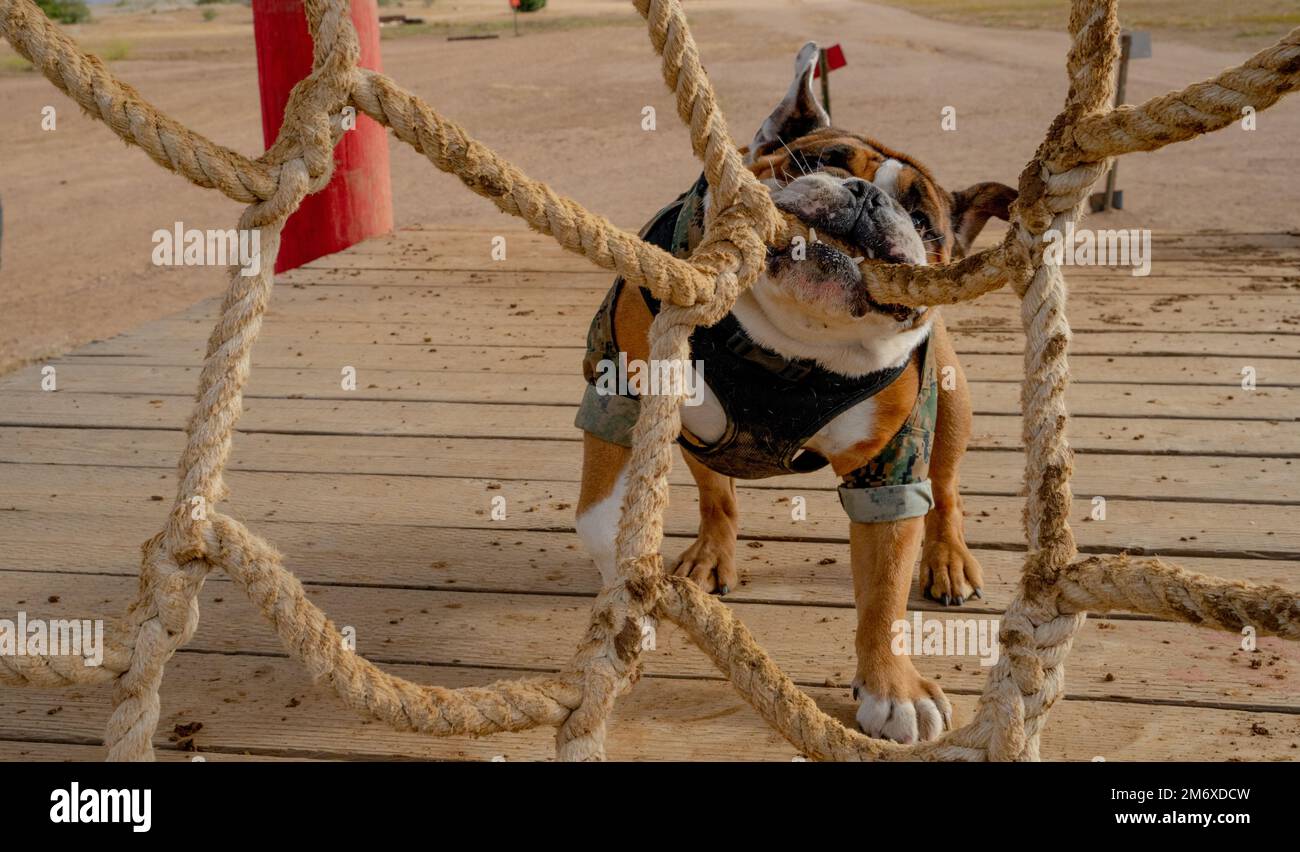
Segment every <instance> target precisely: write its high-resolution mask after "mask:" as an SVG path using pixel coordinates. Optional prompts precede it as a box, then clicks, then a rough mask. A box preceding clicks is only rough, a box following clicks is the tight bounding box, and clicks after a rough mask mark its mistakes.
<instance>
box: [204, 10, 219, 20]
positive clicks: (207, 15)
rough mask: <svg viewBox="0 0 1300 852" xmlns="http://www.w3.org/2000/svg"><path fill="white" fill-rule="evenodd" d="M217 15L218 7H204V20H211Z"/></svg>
mask: <svg viewBox="0 0 1300 852" xmlns="http://www.w3.org/2000/svg"><path fill="white" fill-rule="evenodd" d="M216 16H217V10H216V9H204V10H203V20H205V21H210V20H212V19H213V18H215V17H216Z"/></svg>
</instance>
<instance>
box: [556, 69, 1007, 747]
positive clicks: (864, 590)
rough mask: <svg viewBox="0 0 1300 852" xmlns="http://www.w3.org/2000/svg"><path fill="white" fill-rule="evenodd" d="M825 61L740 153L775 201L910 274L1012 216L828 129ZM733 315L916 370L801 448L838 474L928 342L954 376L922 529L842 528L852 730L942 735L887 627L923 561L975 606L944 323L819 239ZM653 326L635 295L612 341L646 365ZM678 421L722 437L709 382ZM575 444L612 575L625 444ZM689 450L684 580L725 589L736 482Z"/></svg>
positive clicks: (957, 388)
mask: <svg viewBox="0 0 1300 852" xmlns="http://www.w3.org/2000/svg"><path fill="white" fill-rule="evenodd" d="M816 60H817V46H816V45H815V44H812V43H810V44H808V45H805V46H804V48H803V49H802V50H801V51H800V53H799V56H798V58H797V59H796V62H795V77H794V81H793V82H792V84H791V86H790V90H789V91H788V92H787V94H786V96H785V98H784V99H783V100H782V101H781V102H780V104H778V105H777V107H776V109H775V110H774V111H773V112H772V114H771V115H770V116H769V117H768V118H767V120H766V121H765V122H764V123H763V126H762V127H761V128H760V130H759V132H758V134H757V136H756V137H755V138H754V141H753V143H751V145H750V146H749V148H748V150H747V154H746V162H747V164H748V165H749V167H750V168H751V169H752V171H753V172H754V174H755V175H756V176H757V177H758V178H760V179H761V180H763V181H764V182H765V183H766V184H767V185H768V186H769V187H770V189H771V191H772V195H773V199H774V201H775V202H776V203H777V205H778V206H779V207H781V208H782V209H784V210H786V211H788V212H790V213H793V214H794V215H796V216H798V217H800V219H802V220H803V221H804V222H806V223H807V224H808V225H809V226H811V227H812V228H814V229H815V230H816V231H817V232H818V233H820V234H829V235H831V236H833V237H834V238H835V239H836V240H837V241H839V242H840V243H842V244H844V245H847V246H853V247H855V248H857V249H858V251H859V254H861V255H862V256H864V257H871V258H874V259H877V260H882V261H885V260H887V261H892V262H896V263H897V262H903V263H914V264H925V263H941V262H946V261H948V260H951V259H954V258H957V257H960V256H962V255H964V254H965V253H966V252H967V251H968V250H969V248H970V245H971V242H972V241H973V240H974V239H975V237H976V235H977V234H978V233H979V231H980V229H981V228H982V227H983V226H984V224H985V222H986V221H987V220H988V218H989V217H990V216H997V217H999V218H1002V219H1005V218H1007V215H1008V209H1009V206H1010V204H1011V202H1012V201H1013V200H1014V199H1015V191H1014V190H1012V189H1011V188H1009V187H1006V186H1003V185H1001V184H996V183H981V184H976V185H975V186H972V187H970V188H969V189H966V190H963V191H961V192H956V193H952V192H948V191H946V190H944V189H943V188H942V187H940V186H939V184H938V183H937V182H936V181H935V179H934V177H933V176H932V175H931V173H930V172H929V171H928V170H926V169H925V168H924V167H923V166H921V165H920V164H919V163H917V162H916V161H915V160H913V159H911V158H910V157H907V156H906V155H903V154H901V153H899V152H898V151H895V150H892V149H889V148H886V147H885V146H883V145H880V144H879V143H877V142H875V141H873V140H871V139H868V138H867V137H864V136H860V135H856V134H852V133H848V132H845V131H842V130H837V129H835V128H832V127H830V121H829V118H828V117H827V115H826V113H825V111H824V110H823V109H822V108H821V106H820V105H819V104H818V103H817V99H816V97H815V95H814V94H813V91H812V70H813V67H814V66H815V64H816ZM705 203H706V204H707V203H708V199H706V201H705ZM633 292H634V291H633ZM733 314H734V315H735V317H736V318H737V319H738V320H739V321H740V323H741V324H742V325H743V326H744V328H745V330H746V332H747V333H748V334H749V335H750V337H751V338H752V339H753V340H754V341H755V342H757V343H759V344H760V345H762V346H764V347H766V348H768V349H770V350H773V351H776V352H778V353H781V354H782V355H786V356H788V357H797V358H811V359H816V360H817V362H818V363H819V364H821V366H823V367H825V368H826V369H829V370H832V371H834V372H839V373H842V374H845V375H862V374H865V373H869V372H872V371H874V370H879V369H883V368H886V367H890V366H897V365H898V364H900V363H902V362H903V361H904V360H908V359H910V360H911V363H912V364H913V365H914V368H913V369H909V370H905V371H904V372H903V374H902V375H901V376H900V377H899V378H898V379H897V380H896V381H894V382H893V384H891V385H890V386H889V387H887V388H886V389H885V390H883V391H882V392H881V393H879V394H878V395H876V396H874V397H872V398H871V399H868V400H866V401H864V402H862V403H859V404H858V405H857V406H855V407H854V408H852V409H850V410H849V411H846V412H844V413H843V414H841V415H839V416H838V417H836V418H835V419H834V420H833V421H831V422H830V423H829V424H828V425H827V426H826V427H824V428H823V429H822V430H821V431H820V432H818V433H817V434H816V435H815V436H814V437H813V438H812V439H811V440H810V441H808V443H807V445H806V446H807V447H808V448H809V449H813V450H816V451H817V452H819V453H821V454H822V455H824V456H825V457H826V458H828V459H829V460H830V463H831V467H832V469H833V470H834V471H835V473H836V474H837V475H843V474H845V473H848V472H849V471H852V470H854V469H856V468H858V467H860V466H862V465H863V464H864V463H865V462H866V461H868V460H869V459H871V458H872V457H874V456H875V455H876V454H877V453H878V452H879V451H880V450H881V448H882V447H883V446H884V445H885V444H886V443H887V442H888V441H889V440H890V438H891V437H892V436H893V435H894V434H895V433H896V432H897V431H898V429H899V427H900V426H901V425H902V423H903V421H904V420H905V419H906V418H907V416H908V414H909V412H910V411H911V409H912V406H913V403H914V402H915V399H916V395H917V391H918V388H919V381H920V366H919V363H918V360H917V357H916V356H915V354H914V352H915V350H916V347H917V345H918V344H919V343H920V342H921V341H922V340H924V339H925V337H926V335H929V336H930V340H931V345H933V346H934V347H935V355H936V356H937V364H938V369H939V373H940V376H947V377H949V378H950V379H951V380H952V381H949V382H946V383H944V384H943V390H942V391H941V393H940V398H939V405H938V423H937V427H936V434H935V436H934V443H933V454H932V459H931V465H930V479H931V483H932V486H933V489H934V499H935V505H934V508H933V509H932V510H931V511H930V512H929V514H928V515H926V516H925V517H924V518H919V517H918V518H911V519H908V520H902V521H893V522H887V523H850V525H849V547H850V555H851V563H852V572H853V587H854V600H855V602H856V607H857V612H858V628H857V637H856V651H857V658H858V660H857V671H856V675H855V677H854V681H853V683H854V694H855V696H856V697H857V698H858V700H859V702H860V704H859V707H858V711H857V720H858V724H859V726H860V727H861V728H862V730H863V731H865V732H866V733H867V734H869V735H871V736H875V737H883V738H887V739H891V740H895V741H898V742H913V741H917V740H927V739H932V738H934V737H937V736H938V735H939V734H940V733H941V732H942V731H943V730H944V728H946V727H951V724H952V718H951V707H950V705H949V703H948V700H947V699H946V698H945V696H944V694H943V692H942V690H940V689H939V687H938V685H937V684H935V683H934V682H932V681H930V680H927V679H926V678H923V677H921V676H920V675H919V674H918V673H917V671H916V669H915V668H914V667H913V665H912V662H911V660H910V658H909V657H907V656H899V655H895V654H894V653H892V651H891V648H890V640H891V625H892V624H893V622H894V621H895V619H899V618H902V617H904V615H905V612H906V605H907V598H908V591H909V589H910V586H911V578H912V566H913V565H914V564H915V563H916V561H917V557H918V555H919V556H920V560H921V569H920V571H921V588H922V591H923V592H924V593H925V594H926V595H927V596H928V597H931V598H933V599H935V600H937V601H940V602H942V603H943V604H945V605H948V604H952V605H960V604H962V603H963V602H964V601H965V600H966V599H968V598H970V597H972V596H978V595H979V593H980V587H981V585H982V583H983V580H982V576H981V571H980V565H979V562H977V561H976V559H975V557H974V556H973V555H972V554H971V552H970V550H969V549H968V548H967V547H966V543H965V539H964V536H963V532H962V500H961V495H960V493H959V492H958V467H959V465H960V462H961V457H962V454H963V453H964V452H965V450H966V443H967V440H968V439H969V437H970V424H971V404H970V392H969V389H968V387H967V384H966V378H965V375H964V374H963V372H962V369H961V365H960V363H959V362H958V361H957V356H956V353H955V352H954V350H953V346H952V342H951V341H950V339H949V337H948V334H947V331H946V330H945V329H944V325H943V320H942V319H941V318H940V317H939V315H938V312H937V311H935V310H933V309H930V310H912V309H909V308H903V307H900V306H891V305H880V304H877V303H875V302H874V301H872V300H871V299H870V297H869V296H868V295H867V292H866V287H865V286H864V285H863V283H862V280H861V276H860V273H859V272H858V270H857V264H856V263H854V262H853V261H852V260H851V259H850V258H848V257H847V256H845V255H844V254H842V253H840V252H839V251H836V250H835V249H832V248H830V247H828V246H821V245H818V244H813V245H810V246H809V247H808V251H807V257H806V258H804V259H801V260H798V261H794V260H792V258H791V256H790V254H789V252H788V250H787V251H786V252H775V251H773V252H770V253H769V262H768V264H767V269H766V270H765V271H764V273H763V274H762V275H760V276H759V279H758V280H757V282H756V283H755V285H754V286H753V288H751V290H750V291H748V292H746V293H745V294H744V295H742V296H741V298H740V299H739V300H738V301H737V302H736V305H735V307H734V309H733ZM651 319H652V318H651V315H650V313H649V311H648V310H647V309H646V307H645V304H644V302H643V300H642V299H639V298H620V299H619V300H618V304H617V307H616V309H615V316H614V327H615V334H616V337H617V339H618V340H619V341H620V344H621V345H622V347H623V348H624V350H625V351H626V352H627V357H628V358H629V359H639V360H647V359H648V358H649V343H648V334H649V328H650V322H651ZM705 369H706V370H707V364H706V365H705ZM954 381H955V384H954V383H953V382H954ZM682 423H683V428H684V429H685V430H687V431H689V432H690V433H692V434H693V435H695V436H696V437H697V438H700V439H703V440H704V441H706V442H707V441H711V440H713V439H714V438H716V437H718V435H719V434H720V432H721V429H722V427H723V424H724V423H725V418H724V416H723V415H722V412H721V409H720V407H719V406H718V404H717V402H716V400H713V399H712V397H711V395H710V394H708V393H707V388H706V393H705V400H704V403H703V404H701V405H698V406H692V407H683V408H682ZM583 450H584V455H583V469H582V492H581V496H580V497H579V500H578V509H577V516H578V517H577V531H578V534H579V536H580V537H581V538H582V540H583V543H584V544H585V546H586V547H587V549H588V551H589V552H590V553H591V556H592V558H593V559H594V560H595V562H596V565H597V567H598V568H599V569H600V571H601V574H602V576H603V577H604V578H605V580H606V581H609V580H611V579H612V578H613V576H614V536H615V530H616V529H617V526H618V518H619V511H620V508H621V504H622V500H623V492H624V490H625V487H626V471H625V469H624V468H625V466H626V463H627V460H628V457H629V455H630V450H628V449H626V448H624V447H621V446H618V445H615V444H611V443H608V442H606V441H603V440H601V439H600V438H597V437H595V436H594V435H592V434H590V433H584V435H583ZM683 455H684V457H685V459H686V464H687V466H688V467H689V468H690V470H691V473H692V474H693V475H694V477H695V481H696V483H697V485H698V486H699V497H700V527H699V536H698V538H697V539H696V541H695V543H694V544H692V545H691V546H690V547H688V548H687V549H686V550H685V552H683V553H682V554H681V556H680V557H679V558H678V561H677V563H676V566H675V569H674V571H675V573H676V574H677V575H679V576H685V577H689V578H690V579H692V580H694V581H695V582H697V583H699V584H700V585H701V586H702V587H703V588H704V589H705V590H706V591H709V592H716V593H718V594H726V593H727V592H728V591H729V590H731V589H734V588H736V586H737V583H738V581H739V576H738V574H737V570H736V556H735V552H736V536H737V532H738V528H739V510H738V506H737V500H736V485H735V482H734V480H733V479H731V478H730V477H727V476H723V475H721V474H719V473H716V472H714V471H712V470H710V469H709V468H707V467H705V466H704V465H702V464H701V463H700V462H698V461H696V460H695V459H694V458H693V457H692V456H691V455H690V454H689V453H683Z"/></svg>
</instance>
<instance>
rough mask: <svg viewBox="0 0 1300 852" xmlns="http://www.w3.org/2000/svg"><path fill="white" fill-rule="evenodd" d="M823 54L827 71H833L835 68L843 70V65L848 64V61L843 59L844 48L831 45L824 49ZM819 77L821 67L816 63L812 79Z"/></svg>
mask: <svg viewBox="0 0 1300 852" xmlns="http://www.w3.org/2000/svg"><path fill="white" fill-rule="evenodd" d="M824 53H825V54H826V70H827V71H834V70H835V69H836V68H843V67H844V66H845V65H848V64H849V61H848V60H847V59H845V58H844V48H842V47H840V46H839V44H832V45H831V46H830V47H828V48H826V50H825V51H824ZM821 75H822V67H821V63H818V64H817V68H816V70H814V71H813V79H814V80H815V79H817V78H818V77H820V76H821Z"/></svg>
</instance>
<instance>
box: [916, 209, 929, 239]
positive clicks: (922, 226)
mask: <svg viewBox="0 0 1300 852" xmlns="http://www.w3.org/2000/svg"><path fill="white" fill-rule="evenodd" d="M912 227H914V228H916V230H917V233H919V234H921V235H922V236H924V235H925V232H926V231H928V230H930V217H928V216H926V215H925V214H924V213H922V212H921V211H920V210H916V211H914V212H913V213H912Z"/></svg>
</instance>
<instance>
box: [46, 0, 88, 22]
mask: <svg viewBox="0 0 1300 852" xmlns="http://www.w3.org/2000/svg"><path fill="white" fill-rule="evenodd" d="M36 5H37V6H40V7H41V11H42V12H44V13H45V14H46V15H48V16H49V18H50V20H51V21H58V22H59V23H60V24H80V23H81V22H83V21H89V20H90V8H89V7H88V6H87V5H86V4H85V1H84V0H36Z"/></svg>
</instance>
